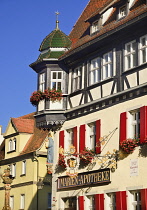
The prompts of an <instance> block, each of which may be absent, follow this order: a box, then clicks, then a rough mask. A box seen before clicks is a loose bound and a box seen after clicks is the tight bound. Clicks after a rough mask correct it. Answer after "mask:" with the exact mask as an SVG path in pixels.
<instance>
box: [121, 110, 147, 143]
mask: <svg viewBox="0 0 147 210" xmlns="http://www.w3.org/2000/svg"><path fill="white" fill-rule="evenodd" d="M128 138H132V139H138V138H139V139H140V143H144V142H145V141H146V139H147V106H143V107H141V108H140V109H135V110H131V111H129V112H123V113H121V115H120V142H122V141H124V140H126V139H128Z"/></svg>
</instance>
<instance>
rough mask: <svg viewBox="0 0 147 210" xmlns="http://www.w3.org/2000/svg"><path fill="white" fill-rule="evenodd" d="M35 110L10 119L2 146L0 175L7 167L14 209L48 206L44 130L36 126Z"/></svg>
mask: <svg viewBox="0 0 147 210" xmlns="http://www.w3.org/2000/svg"><path fill="white" fill-rule="evenodd" d="M33 115H34V113H32V114H29V115H26V116H22V117H20V118H11V119H10V122H9V124H8V126H7V129H6V132H5V134H4V142H3V144H2V145H1V148H0V149H1V153H2V152H4V153H3V157H1V160H0V170H1V174H3V173H4V170H5V169H7V167H9V168H10V173H11V176H12V179H13V181H12V184H11V190H10V207H11V209H13V210H16V209H24V210H34V209H36V210H37V209H38V210H39V209H44V210H45V209H50V207H51V206H50V205H51V204H50V199H51V198H50V197H51V176H50V175H49V174H47V170H46V154H47V150H46V147H45V139H46V137H47V132H43V131H39V130H38V129H37V128H36V127H35V122H34V118H33ZM0 197H1V202H0V209H2V208H3V207H4V201H5V190H4V184H3V182H2V178H1V182H0Z"/></svg>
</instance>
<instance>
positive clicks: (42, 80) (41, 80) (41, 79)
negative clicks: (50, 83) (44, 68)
mask: <svg viewBox="0 0 147 210" xmlns="http://www.w3.org/2000/svg"><path fill="white" fill-rule="evenodd" d="M45 76H46V74H45V72H43V73H41V74H39V90H40V91H42V92H44V90H45Z"/></svg>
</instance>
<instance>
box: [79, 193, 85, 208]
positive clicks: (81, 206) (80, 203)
mask: <svg viewBox="0 0 147 210" xmlns="http://www.w3.org/2000/svg"><path fill="white" fill-rule="evenodd" d="M78 206H79V209H80V210H84V196H79V197H78Z"/></svg>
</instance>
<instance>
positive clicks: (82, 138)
mask: <svg viewBox="0 0 147 210" xmlns="http://www.w3.org/2000/svg"><path fill="white" fill-rule="evenodd" d="M85 131H86V125H80V141H79V152H81V151H82V150H84V149H85Z"/></svg>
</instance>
